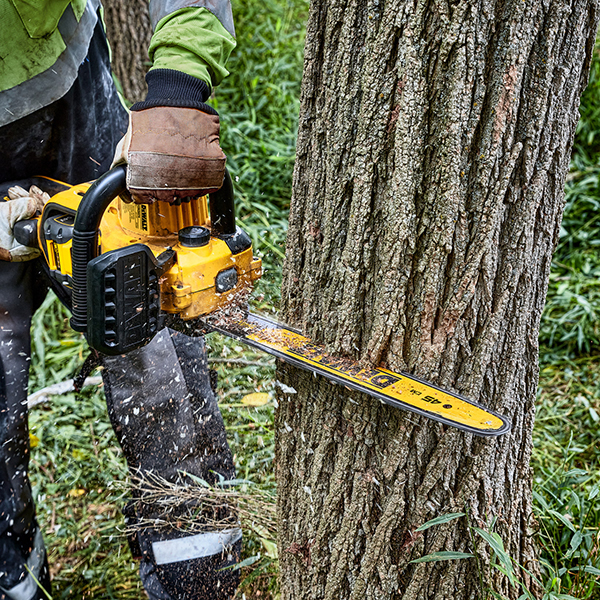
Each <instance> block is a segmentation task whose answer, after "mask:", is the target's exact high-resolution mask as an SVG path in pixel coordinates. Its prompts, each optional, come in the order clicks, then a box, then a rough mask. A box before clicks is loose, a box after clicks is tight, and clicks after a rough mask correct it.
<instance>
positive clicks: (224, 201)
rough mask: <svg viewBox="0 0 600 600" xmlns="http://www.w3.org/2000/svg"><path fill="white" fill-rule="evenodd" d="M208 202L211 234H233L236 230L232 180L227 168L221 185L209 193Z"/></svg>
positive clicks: (217, 235) (219, 235)
mask: <svg viewBox="0 0 600 600" xmlns="http://www.w3.org/2000/svg"><path fill="white" fill-rule="evenodd" d="M208 202H209V206H210V229H211V235H212V236H215V237H221V236H223V235H225V236H227V235H233V234H234V233H235V232H236V227H235V204H234V200H233V181H231V175H230V174H229V171H228V170H227V169H225V177H224V178H223V185H222V186H221V187H220V188H219V189H218V190H217V191H216V192H211V193H210V194H209V196H208Z"/></svg>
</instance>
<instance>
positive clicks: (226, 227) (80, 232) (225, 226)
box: [70, 165, 236, 332]
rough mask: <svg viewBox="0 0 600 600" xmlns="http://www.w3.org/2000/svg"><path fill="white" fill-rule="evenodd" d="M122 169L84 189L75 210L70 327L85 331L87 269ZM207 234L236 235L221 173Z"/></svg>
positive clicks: (228, 185) (229, 192)
mask: <svg viewBox="0 0 600 600" xmlns="http://www.w3.org/2000/svg"><path fill="white" fill-rule="evenodd" d="M126 175H127V167H126V165H119V166H117V167H114V168H113V169H111V170H110V171H108V172H107V173H105V174H104V175H102V176H101V177H99V178H98V179H96V181H94V183H93V184H92V185H91V186H90V187H89V188H88V190H87V192H86V193H85V194H84V196H83V198H82V199H81V203H80V204H79V208H78V209H77V216H76V217H75V225H74V227H73V246H72V265H73V296H72V298H73V304H72V307H73V314H72V317H71V321H70V323H71V327H72V328H73V329H74V330H75V331H81V332H85V331H86V330H87V265H88V263H89V262H90V260H92V259H93V258H95V257H96V256H98V252H99V245H98V230H99V228H100V222H101V221H102V216H103V215H104V212H105V211H106V209H107V208H108V206H109V205H110V203H111V202H112V201H113V200H114V199H115V198H116V197H117V196H118V195H119V194H122V193H123V192H125V190H126V188H127V186H126ZM209 203H210V217H211V234H212V235H213V236H222V235H231V234H234V233H235V232H236V225H235V205H234V198H233V182H232V180H231V176H230V175H229V171H227V169H225V177H224V179H223V185H222V187H221V188H220V189H219V190H217V191H216V192H212V193H211V194H210V195H209Z"/></svg>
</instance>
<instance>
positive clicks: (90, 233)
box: [70, 165, 127, 332]
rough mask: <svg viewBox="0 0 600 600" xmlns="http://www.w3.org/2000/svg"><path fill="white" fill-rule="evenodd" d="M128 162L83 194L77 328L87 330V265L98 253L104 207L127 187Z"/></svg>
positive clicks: (76, 244) (78, 222)
mask: <svg viewBox="0 0 600 600" xmlns="http://www.w3.org/2000/svg"><path fill="white" fill-rule="evenodd" d="M126 174H127V167H126V165H119V166H118V167H115V168H114V169H111V170H110V171H108V172H107V173H105V174H104V175H102V176H101V177H99V178H98V179H96V181H94V183H92V185H91V186H90V187H89V188H88V191H87V192H86V193H85V194H84V196H83V198H82V199H81V202H80V204H79V208H78V209H77V215H76V217H75V225H74V227H73V246H72V251H71V252H72V259H71V260H72V265H73V296H72V298H73V316H72V317H71V321H70V323H71V327H72V328H73V329H74V330H75V331H83V332H85V331H86V330H87V265H88V263H89V262H90V260H92V259H93V258H95V257H96V256H97V254H98V229H99V228H100V221H101V220H102V216H103V215H104V211H105V210H106V209H107V208H108V206H109V204H110V203H111V202H112V201H113V200H114V198H115V197H116V196H118V195H119V194H121V193H123V192H124V191H125V190H126V189H127V186H126V180H125V177H126Z"/></svg>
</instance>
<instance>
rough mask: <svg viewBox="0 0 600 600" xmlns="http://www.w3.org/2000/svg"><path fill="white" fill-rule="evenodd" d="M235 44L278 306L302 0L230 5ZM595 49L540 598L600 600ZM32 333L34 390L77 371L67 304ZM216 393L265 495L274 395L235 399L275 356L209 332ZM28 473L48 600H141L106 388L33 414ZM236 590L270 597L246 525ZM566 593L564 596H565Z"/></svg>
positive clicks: (555, 371)
mask: <svg viewBox="0 0 600 600" xmlns="http://www.w3.org/2000/svg"><path fill="white" fill-rule="evenodd" d="M234 9H235V12H236V14H235V18H236V27H237V34H238V38H237V39H238V48H237V49H236V50H235V52H234V54H233V55H232V58H231V61H230V63H229V65H230V70H231V72H232V75H231V76H230V77H229V78H228V79H227V80H225V82H224V83H223V84H222V85H221V87H220V88H219V90H218V91H217V95H216V97H215V98H214V99H213V103H214V105H215V106H216V107H217V108H218V110H219V112H220V114H221V116H222V125H223V129H222V145H223V147H224V149H225V152H226V154H227V155H228V166H229V169H230V170H231V172H232V175H233V177H234V180H235V182H236V190H237V199H238V216H239V219H240V222H241V224H242V226H243V227H244V228H245V229H246V230H247V231H248V232H249V233H250V235H251V237H252V238H253V241H254V245H255V247H256V248H259V249H260V251H261V252H262V258H263V261H264V265H265V271H266V273H265V277H264V278H263V280H262V281H261V283H260V285H259V288H258V290H257V292H256V293H255V295H254V300H253V303H254V308H255V309H258V310H271V309H273V308H276V307H277V306H278V298H279V295H278V294H279V281H280V272H281V258H282V257H283V251H284V240H285V232H286V225H287V208H288V204H289V198H290V190H291V176H292V167H293V160H294V146H295V135H296V128H297V113H298V97H299V89H300V77H301V67H302V41H303V24H304V21H305V17H306V12H307V2H306V1H305V0H266V1H265V2H262V3H256V2H251V0H242V1H240V2H236V3H235V5H234ZM599 99H600V61H599V60H595V61H594V64H593V67H592V78H591V84H590V87H589V88H588V90H587V91H586V93H585V95H584V98H583V101H582V108H581V112H582V120H581V122H580V124H579V127H578V132H577V138H576V142H575V148H574V154H573V162H572V173H571V174H570V177H569V181H568V183H567V187H566V208H565V217H564V221H563V227H562V230H561V237H560V242H559V246H558V249H557V252H556V255H555V258H554V263H553V269H552V274H551V280H550V289H549V294H548V304H547V308H546V311H545V314H544V318H543V322H542V328H541V334H540V340H541V344H542V352H541V363H542V368H541V374H540V397H539V403H538V414H537V421H536V427H535V430H534V454H533V461H532V466H533V470H534V502H535V511H536V516H537V520H538V523H539V527H538V533H537V536H538V540H539V543H540V547H541V550H542V561H543V571H544V586H545V588H546V589H547V590H548V592H547V596H546V597H547V598H548V599H549V598H552V597H555V598H560V597H562V598H568V597H573V598H581V599H592V600H600V584H599V575H600V571H598V569H600V550H599V547H600V537H599V536H600V533H599V532H600V509H599V505H600V502H599V500H598V499H599V498H600V494H599V493H598V484H599V483H600V446H599V442H598V437H599V436H598V432H599V425H600V419H599V415H600V360H599V358H600V357H599V350H600V315H599V311H600V252H599V248H598V246H600V217H599V216H598V215H600V211H599V208H600V184H599V175H600V167H599V166H598V163H599V162H600V161H599V157H600V100H599ZM32 333H33V348H34V357H33V360H32V366H31V381H30V389H31V391H34V390H37V389H40V388H42V387H44V386H46V385H49V384H51V383H53V382H56V381H62V380H64V379H67V378H69V377H71V376H72V374H73V373H74V371H75V370H76V368H77V366H78V365H80V364H81V362H82V361H83V359H84V358H85V355H86V346H85V343H84V342H83V340H82V338H81V337H80V336H78V335H77V334H75V333H73V332H72V331H71V330H70V329H69V328H68V324H67V315H66V313H65V311H64V310H63V309H62V308H61V307H60V306H59V305H58V304H57V303H56V302H55V301H53V299H52V298H50V297H49V298H48V299H47V300H46V302H45V303H44V305H43V306H42V308H41V309H40V311H39V312H38V313H37V315H36V317H35V320H34V325H33V328H32ZM208 343H209V347H210V357H211V360H212V361H213V362H212V366H213V368H215V369H216V370H217V371H218V372H219V376H220V385H219V403H220V408H221V411H222V413H223V416H224V419H225V423H226V427H227V431H228V439H229V442H230V445H231V448H232V451H233V453H234V456H235V462H236V468H237V474H238V477H239V478H243V479H248V480H251V481H254V482H255V483H256V486H257V487H258V488H259V489H260V490H262V491H263V492H265V493H268V494H274V493H275V491H276V489H275V480H274V474H273V455H274V450H273V448H274V431H273V426H272V424H273V412H274V404H273V401H272V400H271V401H270V402H268V403H267V404H266V405H263V406H257V407H252V406H248V405H246V404H244V402H243V400H244V398H245V396H246V395H247V394H249V393H251V392H255V391H263V392H267V393H270V392H271V390H272V386H273V373H274V370H273V369H274V366H273V363H272V361H271V360H270V359H267V358H266V357H265V356H263V355H259V354H256V353H253V352H250V351H248V349H246V348H242V347H241V346H240V345H238V344H237V343H235V342H232V341H229V340H226V339H224V338H221V337H218V336H216V335H214V334H213V335H211V336H210V337H209V339H208ZM30 423H31V432H32V435H33V436H34V437H33V438H32V440H33V443H32V445H35V448H34V449H33V451H32V469H31V476H32V481H33V485H34V495H35V497H36V498H37V499H38V511H39V517H40V521H41V523H42V527H43V529H44V531H45V535H46V541H47V544H48V546H49V552H50V563H51V568H52V572H53V576H54V584H55V591H54V598H55V600H57V599H58V598H76V599H79V598H96V599H99V600H102V599H109V598H118V599H125V600H129V599H138V598H144V597H145V595H144V593H143V591H142V590H141V588H140V584H139V578H138V576H137V565H136V564H135V562H134V561H133V560H132V559H131V555H130V553H129V550H128V547H127V544H126V541H125V537H124V533H123V522H122V517H121V515H120V512H119V510H118V507H119V506H121V505H122V504H123V502H124V500H123V495H124V491H123V489H122V487H121V486H118V485H115V484H114V482H115V481H123V480H124V479H125V478H126V468H125V464H124V460H123V457H122V455H121V451H120V448H119V446H118V444H117V442H116V439H115V438H114V435H113V433H112V430H111V428H110V426H109V424H108V418H107V416H106V409H105V405H104V399H103V395H102V390H101V389H100V388H87V389H85V390H84V391H83V393H81V394H77V395H76V394H65V395H62V396H56V397H54V398H53V399H52V401H51V402H50V403H47V404H45V405H42V406H40V407H38V408H36V409H34V410H33V411H32V413H31V418H30ZM243 559H244V564H245V565H246V566H244V567H243V569H242V573H243V576H244V583H243V585H242V586H241V588H240V592H239V594H238V596H239V597H240V598H242V597H246V598H248V599H250V598H261V599H263V598H267V599H269V598H276V597H277V595H278V592H277V579H276V573H277V558H276V552H275V549H274V545H273V540H272V539H271V536H270V535H269V534H268V532H265V531H264V530H263V529H262V528H260V527H256V528H253V527H249V528H247V530H246V531H245V542H244V554H243ZM561 594H562V596H561Z"/></svg>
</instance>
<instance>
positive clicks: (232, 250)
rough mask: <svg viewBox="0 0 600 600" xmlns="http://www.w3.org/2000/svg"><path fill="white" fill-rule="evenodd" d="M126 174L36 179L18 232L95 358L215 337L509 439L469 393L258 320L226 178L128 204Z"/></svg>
mask: <svg viewBox="0 0 600 600" xmlns="http://www.w3.org/2000/svg"><path fill="white" fill-rule="evenodd" d="M125 175H126V167H125V166H118V167H115V168H114V169H112V170H111V171H109V172H107V173H106V174H105V175H103V176H102V177H100V178H99V179H97V180H96V181H95V182H93V183H91V184H89V183H84V184H80V185H75V186H70V185H67V184H65V183H62V182H59V181H55V180H52V179H47V178H39V177H38V178H34V180H32V182H34V183H35V184H36V185H37V186H38V187H41V188H42V190H44V191H46V192H48V194H49V195H50V196H51V198H50V200H49V201H48V202H47V203H46V205H45V207H44V210H43V212H42V213H41V215H39V216H38V217H36V218H34V219H29V220H27V221H20V222H18V223H17V224H16V225H15V227H14V235H15V238H16V239H17V240H18V241H19V242H20V243H22V244H24V245H26V246H31V247H37V248H39V249H40V251H41V255H42V259H43V260H42V262H43V268H44V270H45V272H46V274H47V276H48V279H49V281H50V282H51V287H52V289H53V291H54V292H55V293H56V295H57V296H58V298H59V300H60V301H61V302H62V303H63V304H64V305H65V306H66V307H67V308H68V309H69V310H70V311H71V315H72V316H71V319H70V325H71V327H72V328H73V329H74V330H75V331H79V332H82V333H83V334H84V335H85V337H86V339H87V342H88V344H89V345H90V347H91V348H93V349H95V350H97V351H98V352H100V353H103V354H108V355H117V354H124V353H127V352H129V351H131V350H134V349H136V348H139V347H141V346H143V345H145V344H147V343H148V342H149V341H150V340H151V339H152V338H153V337H154V335H155V334H156V333H157V332H158V331H159V330H160V329H162V328H163V327H167V326H168V327H172V328H174V329H178V330H182V331H185V332H186V333H188V334H190V335H201V334H205V333H210V332H211V331H217V332H219V333H222V334H224V335H227V336H229V337H232V338H234V339H236V340H240V341H242V342H244V343H246V344H248V345H250V346H251V347H254V348H256V349H258V350H260V351H264V352H268V353H269V354H271V355H274V356H276V357H277V358H280V359H283V360H284V361H286V362H288V363H290V364H292V365H294V366H296V367H299V368H302V369H305V370H308V371H310V372H313V373H317V374H319V375H322V376H324V377H326V378H327V379H328V380H330V381H332V382H334V383H337V384H341V385H343V386H345V387H347V388H349V389H352V390H357V391H359V392H363V393H366V394H369V395H370V396H373V397H374V398H376V399H378V400H380V401H381V402H384V403H385V404H388V405H390V406H392V407H395V408H400V409H403V410H409V411H412V412H414V413H417V414H419V415H423V416H425V417H428V418H430V419H433V420H435V421H439V422H440V423H444V424H446V425H450V426H452V427H457V428H459V429H462V430H464V431H467V432H469V433H473V434H476V435H481V436H497V435H501V434H504V433H506V432H508V431H509V430H510V427H511V425H510V422H509V421H508V420H507V419H506V418H505V417H503V416H501V415H498V414H496V413H494V412H492V411H490V410H488V409H487V408H485V407H484V406H481V405H479V404H476V403H475V402H472V401H471V400H468V399H466V398H464V397H462V396H460V395H459V394H456V393H453V392H450V391H448V390H443V389H441V388H439V387H437V386H435V385H432V384H431V383H428V382H426V381H423V380H421V379H419V378H418V377H415V376H414V375H410V374H407V373H395V372H393V371H390V370H388V369H382V368H377V367H364V366H362V365H360V364H358V363H357V362H356V361H354V360H352V359H349V358H344V357H336V356H333V355H331V354H329V353H327V352H326V351H325V349H324V347H323V346H321V345H319V344H317V343H314V342H313V341H311V340H310V339H308V338H307V337H305V336H304V335H303V334H302V333H301V332H300V331H298V330H295V329H292V328H289V327H285V326H284V325H281V324H279V323H277V322H275V321H272V320H270V319H267V318H264V317H261V316H258V315H254V314H252V313H250V312H248V311H247V310H246V309H245V307H247V302H246V300H247V298H248V294H249V292H250V291H251V289H252V287H253V285H254V283H255V282H256V281H257V280H258V279H259V278H260V277H261V275H262V270H261V260H260V258H256V257H255V256H254V253H253V248H252V241H251V239H250V237H249V236H248V234H247V233H246V232H245V231H244V230H243V229H241V228H240V227H238V226H237V225H236V218H235V206H234V190H233V183H232V181H231V177H230V175H229V173H228V172H226V174H225V179H224V183H223V186H222V187H221V188H220V189H219V190H218V191H216V192H213V193H211V194H209V195H208V197H206V196H204V197H200V198H196V199H193V200H190V201H188V202H182V203H180V204H179V205H170V204H168V203H166V202H155V203H154V204H134V203H130V202H125V201H124V200H123V197H124V196H123V195H124V194H126V185H125ZM240 306H243V307H244V309H243V310H239V307H240ZM232 308H235V309H232Z"/></svg>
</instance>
